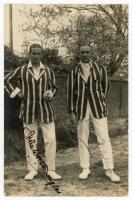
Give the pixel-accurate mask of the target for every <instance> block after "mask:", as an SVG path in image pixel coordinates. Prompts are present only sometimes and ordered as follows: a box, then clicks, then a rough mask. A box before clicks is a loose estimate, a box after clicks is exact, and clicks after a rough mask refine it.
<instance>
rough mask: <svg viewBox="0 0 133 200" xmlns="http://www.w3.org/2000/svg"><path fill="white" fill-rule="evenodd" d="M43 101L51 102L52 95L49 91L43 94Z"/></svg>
mask: <svg viewBox="0 0 133 200" xmlns="http://www.w3.org/2000/svg"><path fill="white" fill-rule="evenodd" d="M43 97H44V99H45V101H52V100H53V94H52V92H51V91H50V90H49V91H46V92H45V94H44V95H43Z"/></svg>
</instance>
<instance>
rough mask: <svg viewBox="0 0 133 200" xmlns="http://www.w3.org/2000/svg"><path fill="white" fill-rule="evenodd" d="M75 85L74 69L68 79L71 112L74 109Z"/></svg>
mask: <svg viewBox="0 0 133 200" xmlns="http://www.w3.org/2000/svg"><path fill="white" fill-rule="evenodd" d="M73 87H74V72H73V70H72V71H71V73H70V74H69V76H68V80H67V109H68V112H69V113H71V112H73V111H74V102H73V92H74V91H73Z"/></svg>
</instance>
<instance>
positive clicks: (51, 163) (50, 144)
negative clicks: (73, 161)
mask: <svg viewBox="0 0 133 200" xmlns="http://www.w3.org/2000/svg"><path fill="white" fill-rule="evenodd" d="M25 127H26V128H25ZM38 127H40V128H41V130H42V134H43V139H44V145H45V163H46V164H47V165H48V170H55V156H56V138H55V123H54V122H51V123H48V124H46V123H41V122H40V123H38V122H35V123H33V124H26V123H24V136H25V147H26V159H27V165H28V170H29V171H37V170H38V162H39V159H37V158H36V156H35V155H34V154H33V150H36V149H37V137H38ZM27 128H28V129H27ZM29 130H30V131H34V134H32V133H33V132H32V133H31V134H32V138H31V140H34V141H35V143H32V144H31V145H33V148H31V147H32V146H30V145H29V143H28V141H29V139H27V136H28V135H29V136H30V131H29Z"/></svg>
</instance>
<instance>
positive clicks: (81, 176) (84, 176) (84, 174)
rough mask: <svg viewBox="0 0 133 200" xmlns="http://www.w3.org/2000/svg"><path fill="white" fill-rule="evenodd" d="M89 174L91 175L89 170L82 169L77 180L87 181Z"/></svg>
mask: <svg viewBox="0 0 133 200" xmlns="http://www.w3.org/2000/svg"><path fill="white" fill-rule="evenodd" d="M90 173H91V171H90V169H89V168H85V169H83V171H82V172H81V173H80V174H79V179H81V180H85V179H87V178H88V176H89V174H90Z"/></svg>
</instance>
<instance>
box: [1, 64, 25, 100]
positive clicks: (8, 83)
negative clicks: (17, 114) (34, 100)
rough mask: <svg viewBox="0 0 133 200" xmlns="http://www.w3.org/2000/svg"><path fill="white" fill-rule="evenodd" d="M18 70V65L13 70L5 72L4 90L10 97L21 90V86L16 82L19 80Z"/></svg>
mask: <svg viewBox="0 0 133 200" xmlns="http://www.w3.org/2000/svg"><path fill="white" fill-rule="evenodd" d="M20 70H21V67H18V68H17V69H16V70H14V71H13V72H10V73H9V74H7V75H6V76H5V79H4V83H5V90H6V91H7V92H8V94H9V96H10V97H11V98H14V97H15V96H16V95H17V94H19V93H20V92H21V88H20V86H19V84H18V81H19V80H20Z"/></svg>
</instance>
